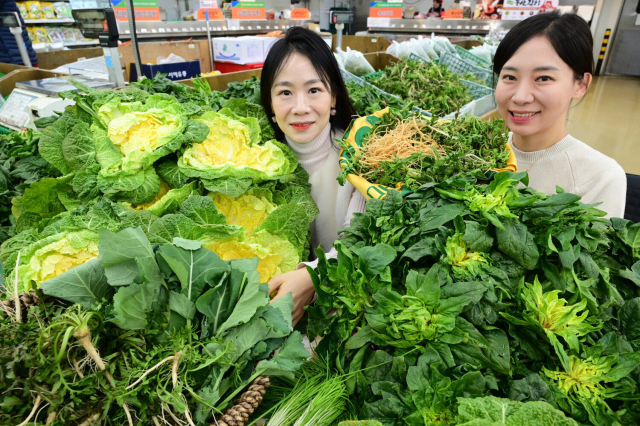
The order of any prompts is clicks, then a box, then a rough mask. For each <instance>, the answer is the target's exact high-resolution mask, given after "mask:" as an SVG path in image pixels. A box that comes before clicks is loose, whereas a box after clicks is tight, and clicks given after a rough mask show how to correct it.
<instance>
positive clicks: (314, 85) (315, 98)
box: [271, 53, 335, 144]
mask: <svg viewBox="0 0 640 426" xmlns="http://www.w3.org/2000/svg"><path fill="white" fill-rule="evenodd" d="M271 104H272V105H271V106H272V108H273V113H274V114H275V116H276V122H277V123H278V126H279V127H280V129H281V130H282V132H283V133H284V134H285V135H287V136H288V137H289V138H290V139H291V140H293V141H294V142H296V143H300V144H304V143H309V142H311V141H312V140H313V139H315V138H316V137H317V136H318V135H319V134H320V133H321V132H322V130H324V128H325V126H326V125H327V123H328V122H329V118H330V117H331V108H333V107H334V105H335V100H334V99H333V97H332V96H331V93H330V91H329V89H328V88H327V87H325V85H324V84H323V83H322V80H321V79H320V76H319V75H318V73H317V72H316V70H315V68H314V67H313V65H312V64H311V61H309V59H308V58H307V57H306V56H304V55H301V54H299V53H294V54H292V55H291V56H290V57H289V59H288V60H287V62H286V63H285V64H284V65H283V66H282V69H281V71H280V73H279V74H278V75H276V78H275V80H274V82H273V86H271Z"/></svg>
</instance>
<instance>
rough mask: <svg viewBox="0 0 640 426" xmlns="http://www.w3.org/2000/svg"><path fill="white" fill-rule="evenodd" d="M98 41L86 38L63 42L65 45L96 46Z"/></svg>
mask: <svg viewBox="0 0 640 426" xmlns="http://www.w3.org/2000/svg"><path fill="white" fill-rule="evenodd" d="M99 44H100V42H99V41H98V40H86V41H74V42H73V43H65V44H64V46H65V47H78V46H97V45H99Z"/></svg>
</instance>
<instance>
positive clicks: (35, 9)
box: [27, 1, 44, 19]
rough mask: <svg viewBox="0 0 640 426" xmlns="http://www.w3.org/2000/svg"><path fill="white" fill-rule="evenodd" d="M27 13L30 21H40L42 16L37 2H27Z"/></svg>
mask: <svg viewBox="0 0 640 426" xmlns="http://www.w3.org/2000/svg"><path fill="white" fill-rule="evenodd" d="M27 12H29V18H30V19H42V18H44V16H43V15H42V10H41V9H40V2H39V1H28V2H27Z"/></svg>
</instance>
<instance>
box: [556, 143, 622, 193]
mask: <svg viewBox="0 0 640 426" xmlns="http://www.w3.org/2000/svg"><path fill="white" fill-rule="evenodd" d="M572 138H573V137H572ZM572 142H573V143H572V144H571V146H570V147H569V148H568V149H567V158H568V160H569V162H570V163H571V166H572V169H573V170H574V171H577V172H579V173H578V176H576V178H577V179H576V180H577V181H581V182H580V183H584V182H588V181H590V180H591V179H594V178H598V177H599V178H603V177H604V176H608V177H609V178H611V179H626V178H625V172H624V169H623V168H622V166H620V164H618V162H617V161H616V160H614V159H613V158H611V157H609V156H607V155H605V154H603V153H602V152H600V151H598V150H597V149H595V148H593V147H592V146H589V145H587V144H586V143H584V142H582V141H581V140H579V139H576V138H573V141H572ZM577 183H578V182H577Z"/></svg>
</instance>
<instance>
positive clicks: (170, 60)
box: [156, 53, 187, 65]
mask: <svg viewBox="0 0 640 426" xmlns="http://www.w3.org/2000/svg"><path fill="white" fill-rule="evenodd" d="M156 60H157V64H158V65H163V64H178V63H180V62H187V60H186V59H184V58H183V57H182V56H178V55H176V54H175V53H171V54H169V56H167V57H166V58H165V57H164V56H158V57H157V58H156Z"/></svg>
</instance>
